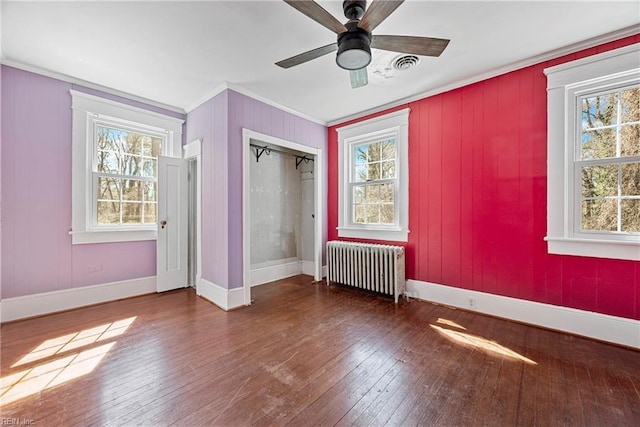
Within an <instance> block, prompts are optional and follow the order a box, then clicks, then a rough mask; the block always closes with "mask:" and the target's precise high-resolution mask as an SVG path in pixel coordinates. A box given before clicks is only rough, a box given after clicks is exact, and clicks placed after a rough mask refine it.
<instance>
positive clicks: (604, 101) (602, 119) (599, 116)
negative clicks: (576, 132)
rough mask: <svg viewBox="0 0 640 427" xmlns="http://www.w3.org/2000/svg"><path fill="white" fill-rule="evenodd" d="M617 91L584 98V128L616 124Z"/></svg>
mask: <svg viewBox="0 0 640 427" xmlns="http://www.w3.org/2000/svg"><path fill="white" fill-rule="evenodd" d="M617 99H618V95H617V93H608V94H604V95H599V96H594V97H589V98H583V99H582V129H593V128H599V127H603V126H611V125H614V124H616V118H617V114H618V112H617V103H618V101H617Z"/></svg>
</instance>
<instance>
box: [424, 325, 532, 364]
mask: <svg viewBox="0 0 640 427" xmlns="http://www.w3.org/2000/svg"><path fill="white" fill-rule="evenodd" d="M429 326H431V327H432V328H433V329H435V330H436V331H438V332H439V333H440V334H442V335H444V336H445V337H447V338H449V339H450V340H452V341H455V342H456V343H459V344H463V345H470V346H472V347H475V348H478V349H480V350H483V351H486V352H488V353H497V354H501V355H503V356H507V357H510V358H512V359H516V360H520V361H522V362H525V363H528V364H530V365H537V363H536V362H535V361H533V360H531V359H529V358H527V357H525V356H523V355H521V354H520V353H517V352H515V351H513V350H511V349H509V348H507V347H505V346H503V345H500V344H498V343H497V342H495V341H490V340H488V339H486V338H483V337H479V336H476V335H471V334H468V333H466V332H460V331H454V330H451V329H445V328H442V327H440V326H437V325H429Z"/></svg>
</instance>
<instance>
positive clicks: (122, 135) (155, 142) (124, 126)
mask: <svg viewBox="0 0 640 427" xmlns="http://www.w3.org/2000/svg"><path fill="white" fill-rule="evenodd" d="M71 94H72V97H73V179H72V181H73V196H72V197H73V210H72V232H71V235H72V240H73V243H74V244H78V243H100V242H115V241H131V240H153V239H155V238H156V236H157V221H158V218H157V193H158V192H157V173H158V166H157V165H158V156H160V155H163V156H179V155H180V142H181V136H182V130H181V129H182V120H178V119H174V118H171V117H167V116H164V115H161V114H158V113H153V112H149V111H146V110H142V109H138V108H134V107H130V106H128V105H124V104H120V103H117V102H113V101H109V100H105V99H101V98H97V97H95V96H91V95H87V94H84V93H81V92H76V91H73V90H72V91H71Z"/></svg>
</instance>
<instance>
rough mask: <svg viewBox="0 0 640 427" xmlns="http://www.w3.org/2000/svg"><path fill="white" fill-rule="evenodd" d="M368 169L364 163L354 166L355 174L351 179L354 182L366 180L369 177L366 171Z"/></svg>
mask: <svg viewBox="0 0 640 427" xmlns="http://www.w3.org/2000/svg"><path fill="white" fill-rule="evenodd" d="M368 170H369V169H368V167H367V165H366V164H364V165H358V166H356V167H355V174H356V176H354V177H353V180H354V181H355V182H366V181H367V178H368V177H369V174H368V173H367V171H368Z"/></svg>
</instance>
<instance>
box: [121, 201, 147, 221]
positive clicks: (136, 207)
mask: <svg viewBox="0 0 640 427" xmlns="http://www.w3.org/2000/svg"><path fill="white" fill-rule="evenodd" d="M141 211H142V203H131V202H123V203H122V223H123V224H140V223H141V222H142V212H141Z"/></svg>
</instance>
